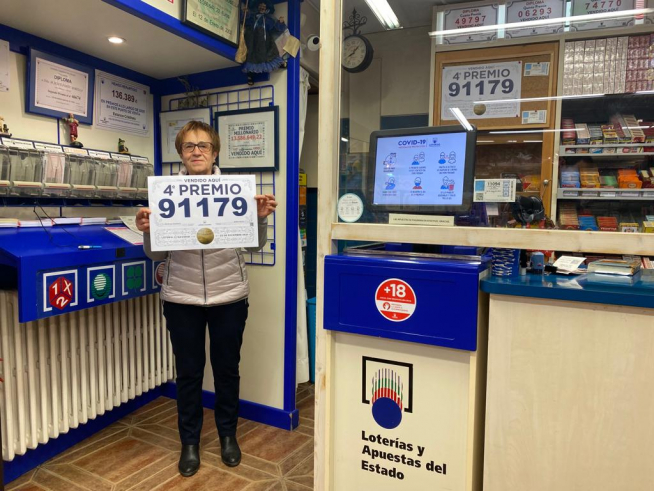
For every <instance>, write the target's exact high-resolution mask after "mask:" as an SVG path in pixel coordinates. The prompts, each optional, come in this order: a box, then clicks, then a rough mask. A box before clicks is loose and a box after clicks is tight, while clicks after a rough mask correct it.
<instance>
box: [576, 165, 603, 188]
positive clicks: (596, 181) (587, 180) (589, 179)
mask: <svg viewBox="0 0 654 491" xmlns="http://www.w3.org/2000/svg"><path fill="white" fill-rule="evenodd" d="M579 176H580V178H581V187H582V188H598V187H600V177H599V171H598V170H597V167H582V168H581V169H580V171H579Z"/></svg>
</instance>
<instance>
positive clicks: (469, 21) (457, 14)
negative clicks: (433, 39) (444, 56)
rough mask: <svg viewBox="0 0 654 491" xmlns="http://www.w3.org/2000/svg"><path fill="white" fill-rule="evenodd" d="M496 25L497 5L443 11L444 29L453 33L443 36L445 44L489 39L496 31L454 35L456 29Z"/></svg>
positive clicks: (492, 37) (494, 35)
mask: <svg viewBox="0 0 654 491" xmlns="http://www.w3.org/2000/svg"><path fill="white" fill-rule="evenodd" d="M494 25H497V6H496V5H483V6H481V7H473V8H465V9H453V10H448V11H447V12H445V30H446V31H452V32H453V34H451V35H447V36H444V38H443V42H444V43H445V44H455V43H469V42H473V41H490V40H491V39H494V38H495V37H496V35H497V33H495V32H492V31H489V32H484V33H479V34H461V35H456V33H455V31H456V30H457V29H464V28H467V27H480V26H494Z"/></svg>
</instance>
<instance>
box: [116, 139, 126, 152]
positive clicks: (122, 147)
mask: <svg viewBox="0 0 654 491" xmlns="http://www.w3.org/2000/svg"><path fill="white" fill-rule="evenodd" d="M118 153H129V148H127V147H126V146H125V140H123V139H122V138H118Z"/></svg>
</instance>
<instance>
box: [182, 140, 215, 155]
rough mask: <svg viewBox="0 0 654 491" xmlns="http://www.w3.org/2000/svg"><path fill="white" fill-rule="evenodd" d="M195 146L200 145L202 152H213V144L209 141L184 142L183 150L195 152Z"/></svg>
mask: <svg viewBox="0 0 654 491" xmlns="http://www.w3.org/2000/svg"><path fill="white" fill-rule="evenodd" d="M195 147H198V148H199V149H200V151H201V152H202V153H209V152H211V149H212V148H213V145H212V144H211V143H208V142H200V143H191V142H187V143H182V152H184V153H193V152H194V151H195Z"/></svg>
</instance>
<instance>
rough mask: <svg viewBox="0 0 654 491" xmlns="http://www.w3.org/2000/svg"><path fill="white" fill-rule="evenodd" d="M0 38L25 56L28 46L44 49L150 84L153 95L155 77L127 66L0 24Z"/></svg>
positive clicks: (14, 50) (155, 83) (27, 54)
mask: <svg viewBox="0 0 654 491" xmlns="http://www.w3.org/2000/svg"><path fill="white" fill-rule="evenodd" d="M0 39H4V40H5V41H9V47H10V49H11V51H13V52H15V53H20V54H22V55H25V56H29V53H28V49H27V48H28V46H29V47H31V48H34V49H36V50H38V51H44V52H46V53H50V54H53V55H58V56H61V57H62V58H67V59H69V60H71V61H74V62H76V63H80V64H82V65H88V66H90V67H92V68H97V69H98V70H102V71H105V72H108V73H112V74H114V75H118V76H119V77H123V78H127V79H129V80H132V81H134V82H138V83H140V84H143V85H148V86H150V92H151V93H152V94H153V95H154V94H155V88H156V85H157V79H155V78H152V77H148V76H147V75H143V74H142V73H139V72H135V71H134V70H130V69H129V68H125V67H122V66H120V65H116V64H114V63H110V62H108V61H105V60H103V59H100V58H96V57H95V56H91V55H87V54H86V53H82V52H81V51H77V50H75V49H71V48H67V47H66V46H62V45H61V44H57V43H53V42H52V41H48V40H47V39H43V38H40V37H37V36H33V35H32V34H28V33H26V32H23V31H19V30H18V29H14V28H13V27H9V26H5V25H3V24H0Z"/></svg>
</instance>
